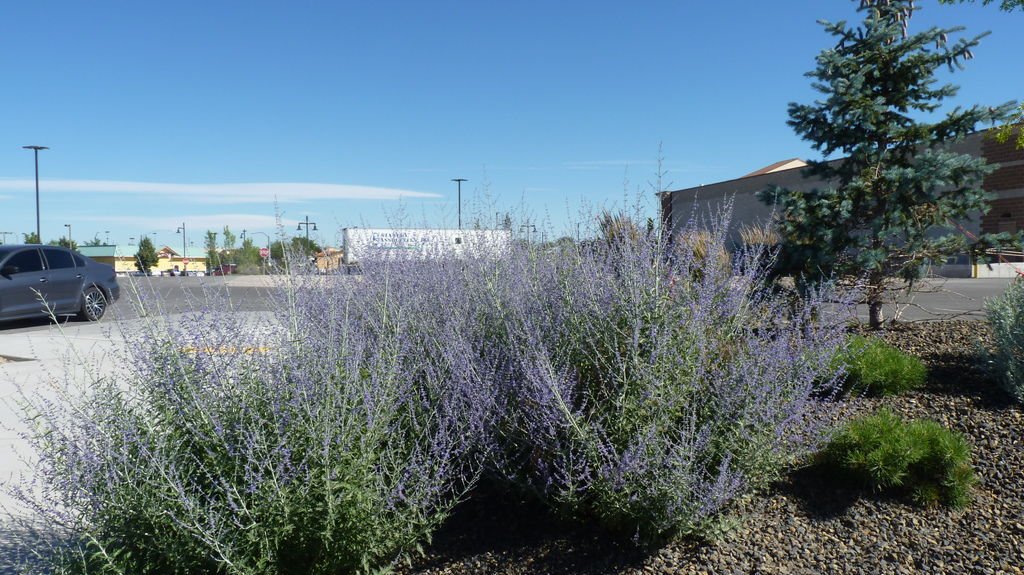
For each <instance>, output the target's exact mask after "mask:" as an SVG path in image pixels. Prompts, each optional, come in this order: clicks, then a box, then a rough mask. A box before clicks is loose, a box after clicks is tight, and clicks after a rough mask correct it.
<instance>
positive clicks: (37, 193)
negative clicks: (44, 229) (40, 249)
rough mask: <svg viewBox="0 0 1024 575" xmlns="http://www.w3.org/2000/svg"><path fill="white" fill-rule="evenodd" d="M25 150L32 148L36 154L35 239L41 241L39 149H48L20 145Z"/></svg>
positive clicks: (45, 148)
mask: <svg viewBox="0 0 1024 575" xmlns="http://www.w3.org/2000/svg"><path fill="white" fill-rule="evenodd" d="M22 148H24V149H26V150H32V151H33V152H35V156H36V239H37V240H39V243H43V235H42V233H40V230H39V150H49V149H50V148H47V147H46V146H22Z"/></svg>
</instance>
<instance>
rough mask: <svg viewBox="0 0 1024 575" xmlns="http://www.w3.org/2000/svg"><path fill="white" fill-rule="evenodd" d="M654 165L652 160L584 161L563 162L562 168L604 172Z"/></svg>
mask: <svg viewBox="0 0 1024 575" xmlns="http://www.w3.org/2000/svg"><path fill="white" fill-rule="evenodd" d="M654 163H655V162H653V161H651V160H583V161H576V162H562V167H563V168H566V169H568V170H604V169H608V168H616V169H618V168H628V167H631V166H651V165H654Z"/></svg>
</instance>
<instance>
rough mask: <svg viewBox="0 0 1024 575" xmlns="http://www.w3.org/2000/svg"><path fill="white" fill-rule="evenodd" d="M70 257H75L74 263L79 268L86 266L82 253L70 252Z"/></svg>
mask: <svg viewBox="0 0 1024 575" xmlns="http://www.w3.org/2000/svg"><path fill="white" fill-rule="evenodd" d="M71 257H73V258H75V265H76V266H78V267H80V268H84V267H85V266H86V263H85V256H83V255H82V254H79V253H77V252H72V253H71Z"/></svg>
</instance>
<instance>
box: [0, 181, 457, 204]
mask: <svg viewBox="0 0 1024 575" xmlns="http://www.w3.org/2000/svg"><path fill="white" fill-rule="evenodd" d="M41 184H42V187H44V188H45V190H46V191H47V192H64V193H93V194H152V195H165V196H173V197H176V198H181V197H183V196H185V197H188V199H190V200H191V201H195V202H200V203H208V204H239V203H266V202H273V201H275V200H276V201H278V202H281V203H290V202H305V201H313V200H399V199H412V198H438V197H441V196H440V195H439V194H434V193H430V192H417V191H413V190H403V189H399V188H380V187H374V186H356V185H347V184H317V183H309V182H253V183H241V184H178V183H161V182H126V181H118V180H44V181H43V182H42V183H41ZM34 186H35V181H34V180H0V190H19V191H21V190H28V189H33V188H34ZM0 197H2V196H0Z"/></svg>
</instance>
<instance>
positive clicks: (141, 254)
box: [135, 236, 160, 275]
mask: <svg viewBox="0 0 1024 575" xmlns="http://www.w3.org/2000/svg"><path fill="white" fill-rule="evenodd" d="M159 261H160V260H159V258H157V255H156V248H155V247H153V241H152V240H150V239H149V237H148V236H143V237H142V240H140V241H139V251H137V252H135V268H136V269H137V270H139V271H140V272H142V273H144V274H146V275H149V270H150V269H152V268H153V267H155V266H156V265H157V263H158V262H159Z"/></svg>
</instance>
